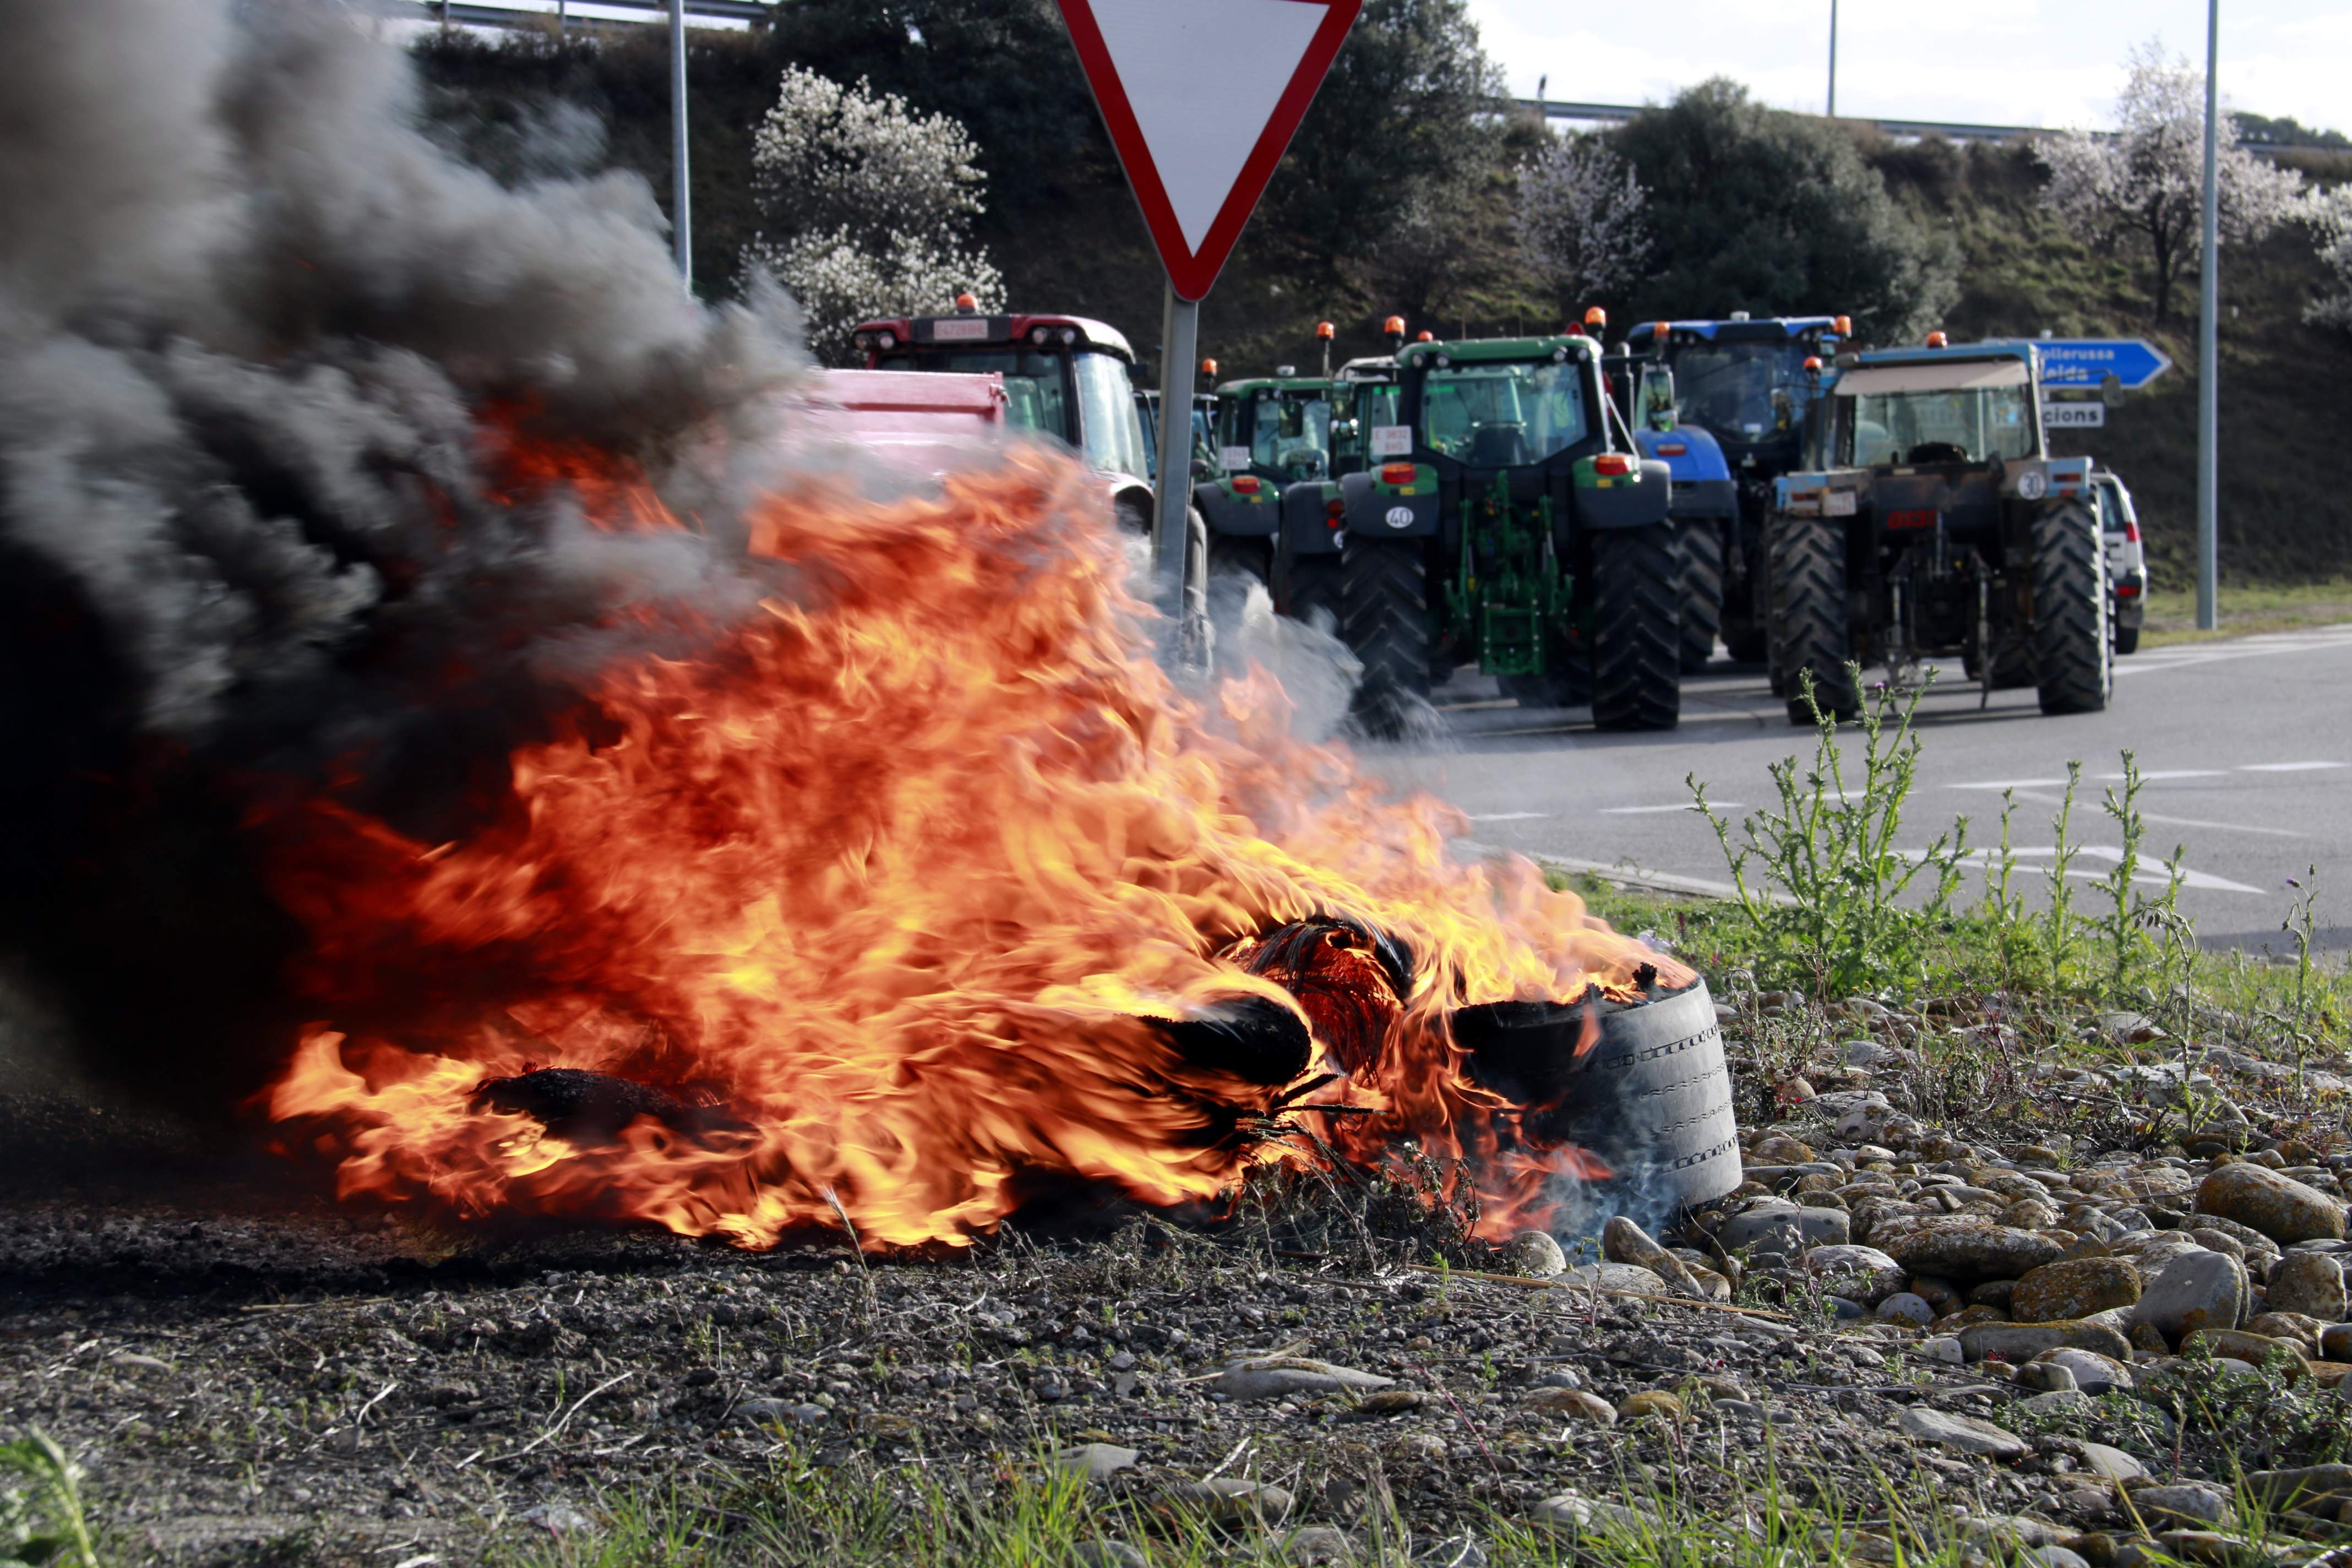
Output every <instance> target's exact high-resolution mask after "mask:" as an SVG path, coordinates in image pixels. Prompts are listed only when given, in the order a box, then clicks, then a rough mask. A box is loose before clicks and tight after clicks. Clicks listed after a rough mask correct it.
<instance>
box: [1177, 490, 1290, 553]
mask: <svg viewBox="0 0 2352 1568" xmlns="http://www.w3.org/2000/svg"><path fill="white" fill-rule="evenodd" d="M1250 483H1251V484H1252V485H1254V486H1255V487H1256V488H1255V489H1242V490H1236V489H1234V480H1233V479H1208V480H1204V481H1203V482H1202V483H1200V484H1197V485H1194V486H1193V487H1192V504H1193V506H1195V507H1196V508H1198V509H1199V510H1200V513H1201V516H1202V518H1203V519H1204V520H1206V521H1207V522H1208V525H1209V531H1210V532H1211V533H1213V534H1216V535H1219V536H1220V537H1223V538H1226V539H1271V538H1273V537H1274V535H1275V534H1276V532H1277V531H1280V529H1281V526H1282V497H1281V495H1280V493H1279V492H1278V491H1276V489H1275V488H1274V487H1273V486H1272V485H1270V484H1267V483H1266V482H1265V480H1263V479H1251V480H1250Z"/></svg>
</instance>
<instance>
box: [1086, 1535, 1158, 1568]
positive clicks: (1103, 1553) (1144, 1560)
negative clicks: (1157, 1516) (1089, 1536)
mask: <svg viewBox="0 0 2352 1568" xmlns="http://www.w3.org/2000/svg"><path fill="white" fill-rule="evenodd" d="M1070 1561H1071V1562H1073V1563H1076V1564H1078V1568H1150V1564H1151V1559H1150V1558H1149V1557H1146V1556H1145V1555H1144V1554H1143V1553H1142V1552H1140V1551H1139V1550H1137V1549H1136V1548H1135V1547H1132V1546H1129V1544H1128V1543H1127V1542H1124V1541H1113V1540H1112V1539H1111V1538H1110V1537H1108V1536H1107V1535H1097V1536H1096V1537H1095V1538H1094V1539H1093V1540H1092V1541H1082V1542H1078V1544H1077V1545H1076V1546H1075V1547H1073V1548H1072V1549H1071V1551H1070Z"/></svg>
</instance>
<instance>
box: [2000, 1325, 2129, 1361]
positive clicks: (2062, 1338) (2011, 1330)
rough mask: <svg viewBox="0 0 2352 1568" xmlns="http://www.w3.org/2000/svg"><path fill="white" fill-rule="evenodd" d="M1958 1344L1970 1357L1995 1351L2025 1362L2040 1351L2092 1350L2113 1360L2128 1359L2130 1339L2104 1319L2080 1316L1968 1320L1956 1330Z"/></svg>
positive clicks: (2010, 1358) (2004, 1358)
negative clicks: (2052, 1320) (2096, 1320)
mask: <svg viewBox="0 0 2352 1568" xmlns="http://www.w3.org/2000/svg"><path fill="white" fill-rule="evenodd" d="M1960 1348H1961V1350H1962V1351H1964V1352H1967V1355H1968V1359H1969V1360H1970V1361H1982V1360H1984V1359H1985V1358H1986V1357H1987V1356H1994V1355H1997V1356H1999V1357H2000V1358H2001V1360H2003V1361H2006V1362H2029V1361H2032V1359H2033V1358H2034V1357H2036V1356H2038V1355H2040V1354H2041V1353H2042V1352H2044V1351H2054V1350H2067V1349H2073V1350H2084V1351H2096V1352H2099V1354H2101V1355H2104V1356H2113V1357H2114V1358H2115V1359H2116V1360H2117V1361H2128V1360H2130V1359H2131V1342H2130V1341H2129V1340H2127V1339H2126V1338H2124V1336H2123V1335H2121V1334H2119V1333H2117V1332H2116V1331H2115V1330H2113V1329H2111V1328H2108V1327H2107V1326H2106V1325H2105V1324H2104V1323H2085V1322H2084V1321H2081V1320H2080V1319H2076V1320H2074V1321H2071V1322H2069V1321H2061V1322H2055V1323H1970V1324H1969V1326H1968V1327H1967V1328H1965V1329H1962V1330H1961V1331H1960Z"/></svg>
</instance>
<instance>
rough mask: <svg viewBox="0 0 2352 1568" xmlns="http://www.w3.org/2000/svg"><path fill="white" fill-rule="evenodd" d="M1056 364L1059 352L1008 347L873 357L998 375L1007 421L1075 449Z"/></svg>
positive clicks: (888, 366) (899, 366) (880, 366)
mask: <svg viewBox="0 0 2352 1568" xmlns="http://www.w3.org/2000/svg"><path fill="white" fill-rule="evenodd" d="M1062 364H1063V360H1062V357H1061V356H1060V355H1059V354H1041V353H1030V352H1028V351H1027V350H1013V349H970V350H955V349H947V350H941V349H901V350H900V351H899V352H898V353H887V354H880V355H877V357H876V359H875V361H874V368H875V369H877V370H935V371H939V370H943V371H953V372H960V373H962V374H970V375H984V374H987V373H988V372H990V371H994V372H996V373H997V374H999V375H1002V376H1003V377H1004V416H1005V422H1006V423H1007V424H1009V425H1013V426H1017V427H1018V428H1020V429H1024V430H1034V431H1036V432H1037V433H1038V434H1040V435H1044V436H1051V437H1054V438H1055V440H1057V441H1062V442H1066V443H1067V444H1068V445H1070V446H1073V447H1075V446H1076V445H1077V444H1078V440H1077V434H1076V431H1074V430H1073V429H1072V428H1071V422H1070V402H1069V397H1068V395H1067V393H1066V382H1065V381H1064V379H1063V374H1062ZM1131 471H1133V470H1131Z"/></svg>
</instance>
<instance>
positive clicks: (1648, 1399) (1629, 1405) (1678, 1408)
mask: <svg viewBox="0 0 2352 1568" xmlns="http://www.w3.org/2000/svg"><path fill="white" fill-rule="evenodd" d="M1684 1414H1685V1412H1684V1410H1683V1402H1682V1401H1681V1400H1679V1399H1677V1398H1675V1396H1674V1395H1673V1394H1668V1393H1666V1392H1665V1391H1664V1389H1658V1388H1645V1389H1643V1391H1642V1392H1640V1393H1639V1394H1631V1395H1628V1396H1627V1398H1626V1400H1625V1402H1624V1403H1623V1404H1622V1405H1619V1406H1618V1407H1617V1415H1618V1418H1619V1419H1620V1420H1624V1421H1639V1420H1640V1419H1641V1418H1642V1417H1643V1416H1644V1415H1663V1416H1664V1417H1665V1418H1666V1419H1667V1420H1669V1421H1673V1422H1677V1423H1678V1422H1680V1421H1681V1420H1682V1419H1683V1416H1684Z"/></svg>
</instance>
